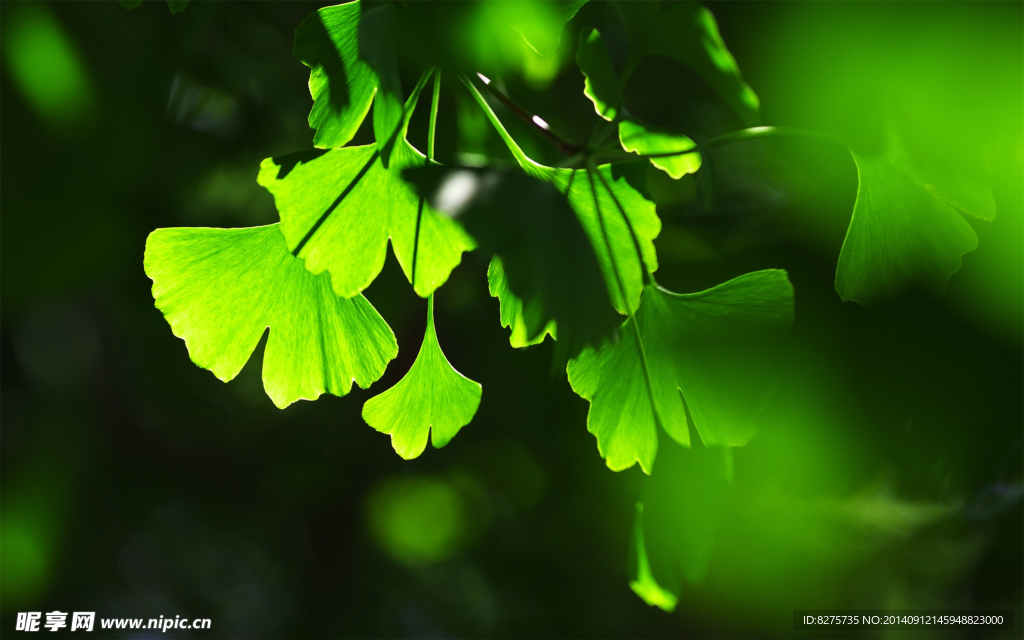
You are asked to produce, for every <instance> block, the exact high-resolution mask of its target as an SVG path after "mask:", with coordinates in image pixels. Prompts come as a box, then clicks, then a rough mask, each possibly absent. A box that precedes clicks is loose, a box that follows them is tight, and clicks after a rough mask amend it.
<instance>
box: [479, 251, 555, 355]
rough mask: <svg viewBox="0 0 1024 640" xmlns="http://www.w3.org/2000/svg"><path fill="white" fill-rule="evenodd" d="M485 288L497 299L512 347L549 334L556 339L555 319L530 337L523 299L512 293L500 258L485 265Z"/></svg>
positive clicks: (531, 343) (532, 343) (521, 345)
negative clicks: (509, 330)
mask: <svg viewBox="0 0 1024 640" xmlns="http://www.w3.org/2000/svg"><path fill="white" fill-rule="evenodd" d="M487 289H488V291H490V293H491V297H494V298H497V299H498V313H499V315H500V317H501V326H503V327H508V328H509V329H511V330H512V332H511V334H510V335H509V337H508V341H509V344H511V345H512V346H513V347H514V348H516V349H519V348H522V347H529V346H531V345H535V344H540V343H541V342H544V338H546V337H547V336H549V335H550V336H551V337H552V338H553V339H555V340H557V339H558V328H557V326H556V325H555V321H554V320H552V321H551V322H549V323H547V324H546V325H545V326H544V328H543V329H542V330H541V331H540V333H538V334H537V335H536V336H535V337H533V338H530V337H528V336H529V330H528V328H527V323H526V319H525V318H524V317H523V301H522V300H520V299H519V298H517V297H516V295H515V294H514V293H512V289H510V288H509V286H508V280H507V279H506V278H505V270H504V268H503V267H502V265H501V258H499V257H498V256H494V257H493V258H491V263H490V264H489V265H488V266H487Z"/></svg>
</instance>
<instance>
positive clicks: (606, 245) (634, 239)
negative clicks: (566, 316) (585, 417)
mask: <svg viewBox="0 0 1024 640" xmlns="http://www.w3.org/2000/svg"><path fill="white" fill-rule="evenodd" d="M467 87H468V88H469V90H470V92H471V93H472V94H473V96H474V97H475V99H476V100H477V102H478V104H479V105H480V106H481V108H482V109H483V110H484V112H485V113H486V114H487V117H488V118H489V119H490V120H491V123H492V124H493V125H494V127H495V129H496V130H497V131H498V134H499V135H501V137H502V139H503V140H504V141H505V143H506V145H507V146H508V148H509V150H510V151H511V152H512V155H513V156H514V157H515V159H516V161H517V162H518V163H519V166H520V167H521V168H522V169H523V171H524V172H525V173H526V174H527V175H528V176H531V177H533V178H536V179H539V180H542V181H545V182H550V183H551V184H553V185H555V186H556V187H557V188H558V190H559V191H561V192H562V193H563V194H565V196H566V198H567V199H568V202H569V205H570V206H571V207H572V210H573V212H574V213H575V214H576V219H577V221H578V222H579V224H580V226H581V227H582V228H583V231H584V233H585V234H586V236H587V239H588V240H589V241H590V245H591V247H592V248H593V251H594V254H595V255H596V256H597V261H598V264H599V265H600V267H601V272H602V274H603V276H604V280H605V285H606V287H607V292H608V297H609V298H610V299H611V301H612V306H614V307H615V309H616V310H618V311H619V313H622V314H627V313H629V309H635V308H636V306H637V305H638V304H639V301H640V292H641V290H642V289H643V282H644V269H645V266H646V269H647V270H649V271H652V272H653V271H655V270H657V268H658V256H657V253H656V252H655V250H654V238H655V237H657V235H658V233H659V232H660V231H661V220H659V219H658V216H657V214H656V213H655V209H654V203H653V202H651V201H650V200H647V199H646V198H644V197H643V196H642V195H640V193H639V192H637V191H636V190H635V189H634V188H633V187H632V186H630V184H629V183H628V182H627V181H626V179H625V178H624V177H621V176H620V177H618V178H617V177H615V175H613V172H612V169H611V166H610V165H602V166H600V167H596V168H595V169H593V170H589V169H559V168H553V167H546V166H544V165H541V164H538V163H536V162H534V161H533V160H531V159H530V158H528V157H527V156H526V154H525V153H523V151H522V149H520V148H519V146H518V145H517V144H516V142H515V140H513V139H512V137H511V136H510V135H509V134H508V132H507V131H506V130H505V128H504V127H503V126H502V124H501V122H500V121H499V120H498V118H497V116H496V115H495V114H494V112H493V111H492V110H491V108H490V106H488V104H487V102H486V101H485V100H484V98H483V96H482V95H480V92H479V91H477V89H476V87H474V86H473V85H472V83H469V82H468V81H467ZM613 213H614V215H612V214H613ZM627 219H628V223H627ZM641 256H642V259H643V263H641ZM623 291H624V292H625V296H626V298H625V299H623V296H622V292H623ZM560 329H561V328H560ZM559 335H560V337H562V333H561V331H560V333H559Z"/></svg>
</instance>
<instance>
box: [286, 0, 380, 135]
mask: <svg viewBox="0 0 1024 640" xmlns="http://www.w3.org/2000/svg"><path fill="white" fill-rule="evenodd" d="M359 16H360V3H359V0H355V1H354V2H349V3H346V4H340V5H336V6H333V7H324V8H322V9H320V10H319V11H317V12H316V13H313V14H310V15H309V17H308V18H306V19H305V20H303V21H302V24H300V25H299V28H298V29H296V30H295V57H296V58H298V59H299V60H300V61H301V62H302V64H304V65H306V66H307V67H309V93H310V95H312V96H313V109H312V110H311V111H310V112H309V126H310V128H311V129H314V130H315V131H316V133H315V134H314V136H313V145H314V146H316V147H319V148H321V149H331V148H334V147H341V146H344V145H345V144H347V143H348V142H349V141H350V140H351V139H352V136H354V135H355V134H356V131H357V130H358V129H359V125H360V124H362V122H363V119H364V118H365V117H366V113H367V112H368V111H369V110H370V103H371V102H373V96H374V94H375V93H376V92H377V86H378V79H377V74H376V72H374V70H373V68H372V67H371V66H370V65H368V64H367V63H366V62H365V61H364V60H362V59H361V58H360V57H359Z"/></svg>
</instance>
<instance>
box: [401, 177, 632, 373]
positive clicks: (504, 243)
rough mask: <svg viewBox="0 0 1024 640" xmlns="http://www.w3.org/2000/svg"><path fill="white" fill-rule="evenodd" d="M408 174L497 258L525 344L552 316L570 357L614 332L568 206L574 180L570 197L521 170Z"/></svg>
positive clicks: (594, 265)
mask: <svg viewBox="0 0 1024 640" xmlns="http://www.w3.org/2000/svg"><path fill="white" fill-rule="evenodd" d="M406 177H407V178H408V179H410V180H411V181H412V182H414V183H415V184H416V185H417V186H418V188H419V190H420V193H421V195H426V196H428V201H429V202H431V203H432V204H434V205H435V206H436V207H438V208H439V209H440V210H442V211H444V212H445V213H446V214H448V215H449V216H452V217H453V218H456V219H458V220H459V222H461V223H462V225H463V226H464V227H465V228H466V230H467V231H469V233H471V234H472V235H473V237H474V238H476V239H477V241H479V242H480V244H481V246H482V247H483V248H484V249H485V250H486V251H488V252H490V253H493V254H495V255H496V256H498V257H499V258H500V262H499V263H498V264H499V265H500V266H498V267H496V269H497V270H498V271H499V272H500V274H501V275H500V277H498V278H496V280H497V281H498V282H499V284H500V285H502V286H504V285H505V284H506V281H507V287H508V289H509V290H511V291H512V292H514V293H515V296H516V297H517V298H518V300H516V301H515V302H512V301H510V300H508V299H506V301H505V304H506V306H509V305H514V306H515V307H516V311H517V312H516V313H515V314H513V315H512V317H511V318H510V320H511V321H512V322H513V323H518V322H519V321H520V320H521V321H522V324H521V325H519V324H516V326H514V327H513V335H516V334H519V335H521V336H522V338H521V341H522V342H524V343H527V344H529V343H533V342H535V341H539V340H538V338H540V339H543V336H544V333H545V331H546V330H547V327H548V326H550V325H551V324H552V321H554V323H555V324H556V325H557V327H558V331H559V336H560V340H559V344H558V347H559V349H562V350H564V351H565V353H566V357H569V356H573V355H576V354H577V353H579V351H580V350H581V349H582V348H583V346H584V345H586V344H596V343H597V342H599V341H600V340H601V338H602V337H609V336H611V335H612V334H613V333H614V332H615V329H616V327H617V326H618V324H619V315H618V314H617V313H615V310H614V309H613V308H612V306H611V304H610V299H609V296H608V289H607V287H606V285H605V281H604V276H603V273H602V269H601V265H600V263H599V262H598V258H597V256H596V255H595V252H594V248H593V247H592V246H591V243H590V239H589V238H588V237H587V234H586V233H585V232H584V230H583V227H582V226H581V225H580V222H579V219H578V217H577V215H576V214H575V213H574V211H573V208H572V207H571V206H570V204H569V203H570V200H571V197H572V196H571V194H572V193H573V190H572V186H571V185H570V186H569V193H570V198H569V199H567V198H566V196H565V194H564V193H563V192H562V190H560V189H559V188H558V187H556V186H555V185H554V184H552V182H550V181H547V180H539V179H537V178H536V177H532V176H529V175H526V174H525V173H522V172H518V171H517V172H508V171H495V170H487V169H471V168H467V167H424V168H421V169H415V170H411V171H407V172H406ZM569 179H570V180H572V179H573V176H572V175H570V177H569ZM494 268H495V267H492V269H494ZM506 298H507V296H506ZM520 301H521V302H520ZM515 342H516V339H513V343H515Z"/></svg>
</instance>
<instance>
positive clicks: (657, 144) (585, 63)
mask: <svg viewBox="0 0 1024 640" xmlns="http://www.w3.org/2000/svg"><path fill="white" fill-rule="evenodd" d="M576 62H577V64H578V65H579V68H580V71H581V72H583V77H584V79H585V80H584V88H583V93H584V94H585V95H586V96H587V97H588V98H590V100H591V102H593V103H594V109H595V110H596V111H597V113H598V115H600V116H601V117H602V118H604V119H605V120H608V121H613V120H615V119H616V118H620V119H621V122H620V123H619V142H620V144H621V145H622V148H623V149H625V150H626V151H631V152H636V153H639V154H641V155H658V154H679V153H680V152H685V151H690V150H691V149H694V148H696V146H697V145H696V144H695V143H694V142H693V140H691V139H690V138H688V137H687V136H684V135H682V134H680V133H673V132H671V131H667V130H665V129H662V128H660V127H655V126H653V125H649V124H645V123H642V122H640V121H639V120H637V119H636V118H635V117H633V116H632V115H631V114H630V113H629V112H628V110H627V109H626V108H625V107H624V106H623V105H622V93H621V87H620V86H619V80H618V78H617V76H616V74H615V69H614V68H613V67H612V61H611V57H610V56H609V55H608V48H607V47H606V46H605V44H604V40H603V39H602V38H601V34H600V33H599V32H598V31H597V29H591V30H590V31H589V32H587V31H583V32H581V33H580V44H579V48H578V49H577V51H576ZM650 162H651V164H653V165H654V166H655V167H657V168H659V169H661V170H662V171H664V172H665V173H667V174H668V175H669V176H671V177H672V178H673V179H675V180H678V179H679V178H681V177H683V176H684V175H686V174H687V173H694V172H695V171H697V169H699V168H700V154H699V153H696V152H693V153H683V154H681V155H664V157H659V158H651V159H650Z"/></svg>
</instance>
